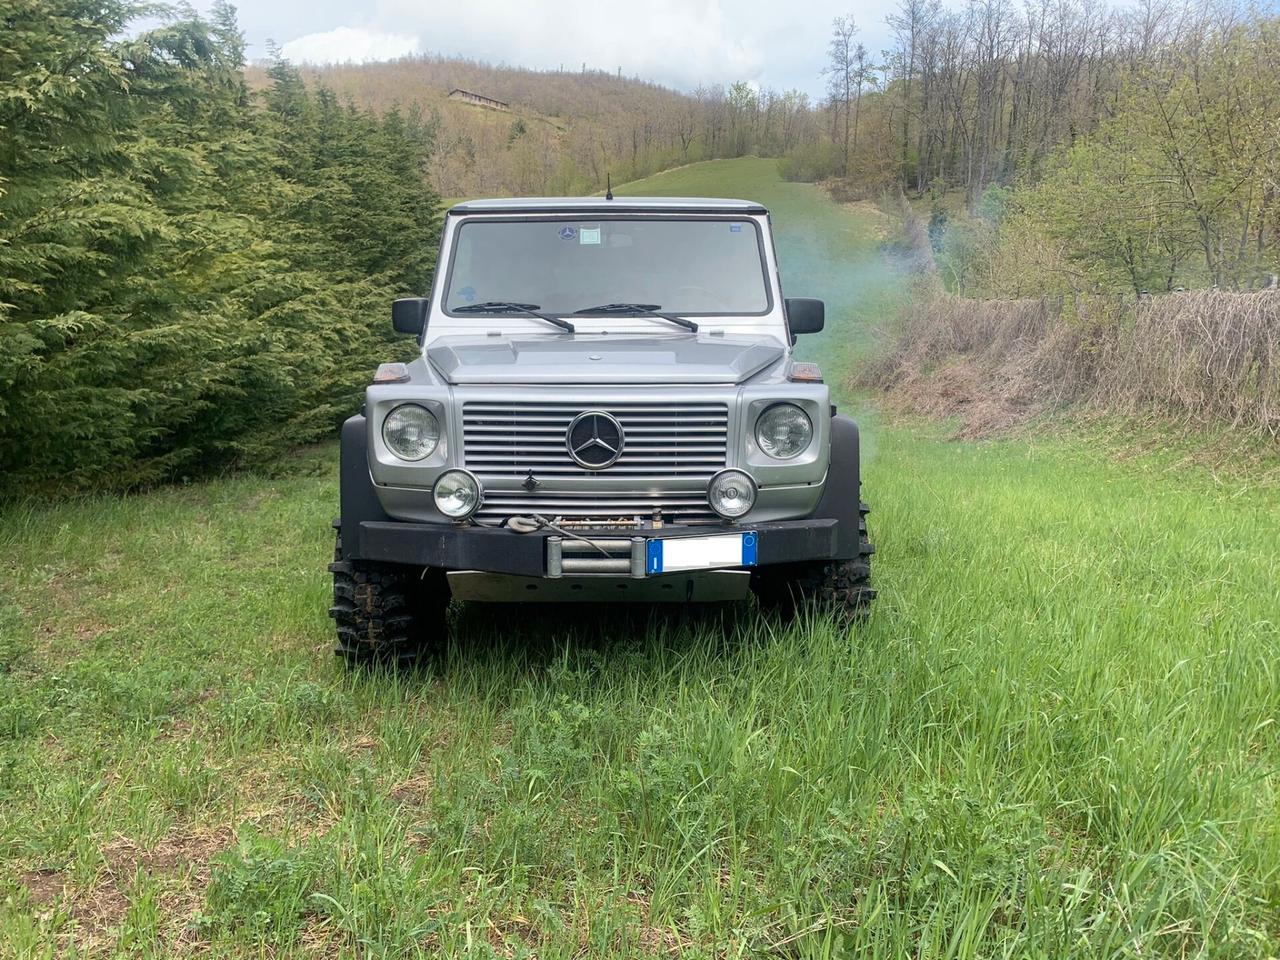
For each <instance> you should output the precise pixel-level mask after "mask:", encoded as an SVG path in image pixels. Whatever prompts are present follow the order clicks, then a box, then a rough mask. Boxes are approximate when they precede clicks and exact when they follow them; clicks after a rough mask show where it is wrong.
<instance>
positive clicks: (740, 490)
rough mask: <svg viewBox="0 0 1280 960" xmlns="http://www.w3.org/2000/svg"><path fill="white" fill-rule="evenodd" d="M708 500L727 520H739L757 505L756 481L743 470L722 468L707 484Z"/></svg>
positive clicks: (712, 507)
mask: <svg viewBox="0 0 1280 960" xmlns="http://www.w3.org/2000/svg"><path fill="white" fill-rule="evenodd" d="M707 502H708V503H710V504H711V509H712V510H714V511H715V512H716V513H718V514H720V516H722V517H724V518H725V519H726V520H737V519H738V518H739V517H741V516H745V515H746V514H747V512H748V511H749V510H750V509H751V508H752V507H754V506H755V505H756V482H755V481H754V480H752V479H751V477H750V476H748V475H747V474H745V473H743V472H742V471H741V470H721V471H720V472H719V473H717V474H716V475H715V476H714V477H712V478H711V482H710V483H709V484H707Z"/></svg>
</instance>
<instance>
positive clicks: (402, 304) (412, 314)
mask: <svg viewBox="0 0 1280 960" xmlns="http://www.w3.org/2000/svg"><path fill="white" fill-rule="evenodd" d="M429 303H430V301H429V300H427V298H426V297H403V298H401V299H399V300H393V301H392V302H391V326H393V327H395V331H396V333H412V334H413V335H414V336H417V335H418V334H420V333H422V328H423V327H425V326H426V325H427V306H428V304H429Z"/></svg>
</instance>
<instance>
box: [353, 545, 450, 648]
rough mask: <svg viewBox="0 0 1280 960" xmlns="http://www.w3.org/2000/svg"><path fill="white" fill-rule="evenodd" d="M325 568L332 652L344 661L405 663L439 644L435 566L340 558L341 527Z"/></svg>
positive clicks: (441, 599) (441, 628) (443, 594)
mask: <svg viewBox="0 0 1280 960" xmlns="http://www.w3.org/2000/svg"><path fill="white" fill-rule="evenodd" d="M329 570H330V572H331V573H332V574H333V606H331V607H330V608H329V616H330V617H332V618H333V621H334V625H335V627H336V629H337V635H338V642H337V646H335V647H334V653H335V654H337V655H338V656H340V657H342V658H343V659H344V660H345V661H346V662H347V663H348V664H350V665H353V666H354V665H371V664H388V665H393V664H408V663H412V662H414V661H416V660H417V659H418V658H419V657H420V656H421V655H422V654H423V653H424V652H426V651H427V650H428V649H430V648H432V647H437V646H440V645H442V644H443V642H444V638H445V629H446V609H447V607H448V604H449V596H448V586H447V584H445V583H444V582H443V577H442V576H438V574H439V571H434V570H427V571H423V570H420V569H417V568H414V567H406V566H401V565H399V564H384V563H374V562H371V561H367V560H344V559H343V556H342V534H341V533H339V534H338V535H337V542H336V544H335V546H334V557H333V563H331V564H330V565H329Z"/></svg>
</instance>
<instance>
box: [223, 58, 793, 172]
mask: <svg viewBox="0 0 1280 960" xmlns="http://www.w3.org/2000/svg"><path fill="white" fill-rule="evenodd" d="M300 69H301V72H302V75H303V76H304V77H305V78H306V80H307V82H308V84H309V85H311V86H313V87H317V88H319V87H323V88H325V89H328V90H331V91H333V93H334V95H335V96H336V97H337V98H338V99H339V100H340V101H350V102H352V103H355V104H358V105H359V106H361V107H364V108H369V109H373V110H375V111H381V110H386V109H389V108H391V107H392V106H394V105H399V106H400V107H401V108H402V109H404V110H405V111H406V112H411V113H416V114H418V115H420V116H421V117H422V118H423V122H424V125H425V127H426V129H427V130H428V131H429V134H430V137H431V144H432V147H431V159H430V162H429V164H428V171H429V176H430V180H431V183H432V186H433V187H434V188H435V189H436V190H437V191H438V192H439V193H440V195H441V196H445V197H462V196H485V195H512V194H515V195H536V194H548V195H559V194H581V193H592V192H595V191H598V190H603V189H604V186H605V178H606V175H612V177H613V182H614V183H620V182H623V181H626V180H633V179H638V178H640V177H645V176H648V175H650V174H652V173H656V172H657V171H659V170H664V169H667V168H669V167H673V166H678V165H680V164H684V163H692V162H695V161H698V160H707V159H713V158H718V157H736V156H743V155H745V154H748V153H759V154H763V155H767V156H780V155H782V154H783V153H785V152H786V151H787V150H789V149H791V148H792V147H794V146H795V145H796V144H797V143H799V142H801V141H802V140H804V139H806V138H809V139H811V138H813V137H815V136H816V135H817V132H818V128H817V126H816V121H815V117H814V115H813V113H812V111H811V105H810V103H809V99H808V97H807V96H805V95H804V94H802V93H799V92H796V91H791V92H787V93H776V92H774V91H770V90H765V91H759V92H757V91H756V90H754V89H753V88H751V87H750V86H748V85H747V84H745V83H739V84H734V85H733V86H731V87H728V88H725V87H721V86H707V87H700V88H699V89H697V90H695V91H693V92H692V93H691V94H684V93H679V92H677V91H675V90H670V89H668V88H666V87H662V86H659V85H657V84H654V83H648V82H646V81H643V80H638V79H634V78H628V77H622V76H617V75H615V74H610V73H604V72H601V71H594V70H582V69H565V70H556V71H539V70H526V69H520V68H516V67H506V66H491V65H489V64H485V63H481V62H478V61H474V60H466V59H461V58H454V57H441V56H411V57H404V58H401V59H399V60H394V61H389V62H386V63H369V64H358V65H356V64H347V65H341V66H327V67H314V66H303V67H301V68H300ZM248 76H249V80H250V83H251V85H255V86H261V85H263V84H265V83H266V82H267V68H266V67H265V66H256V67H252V68H250V70H249V71H248ZM455 88H461V89H464V90H469V91H472V92H474V93H477V94H481V95H483V96H485V97H490V98H493V99H496V100H500V101H503V102H505V103H507V104H508V105H509V110H506V111H499V110H492V109H487V108H485V107H481V106H474V105H472V104H469V103H465V102H460V101H457V100H451V99H450V98H449V92H450V91H451V90H453V89H455Z"/></svg>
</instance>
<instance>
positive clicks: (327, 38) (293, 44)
mask: <svg viewBox="0 0 1280 960" xmlns="http://www.w3.org/2000/svg"><path fill="white" fill-rule="evenodd" d="M280 49H281V52H282V53H283V54H284V55H285V56H286V57H288V58H289V59H290V60H292V61H293V62H294V63H366V62H368V61H370V60H394V59H395V58H396V57H403V56H405V55H406V54H409V53H417V52H418V38H417V37H415V36H413V35H412V34H408V33H386V32H383V31H380V30H366V29H364V28H362V27H338V28H337V29H336V30H327V31H325V32H324V33H308V34H306V35H305V36H302V37H298V38H297V39H296V40H290V41H289V42H288V43H286V44H284V45H283V46H282V47H281V48H280Z"/></svg>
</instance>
